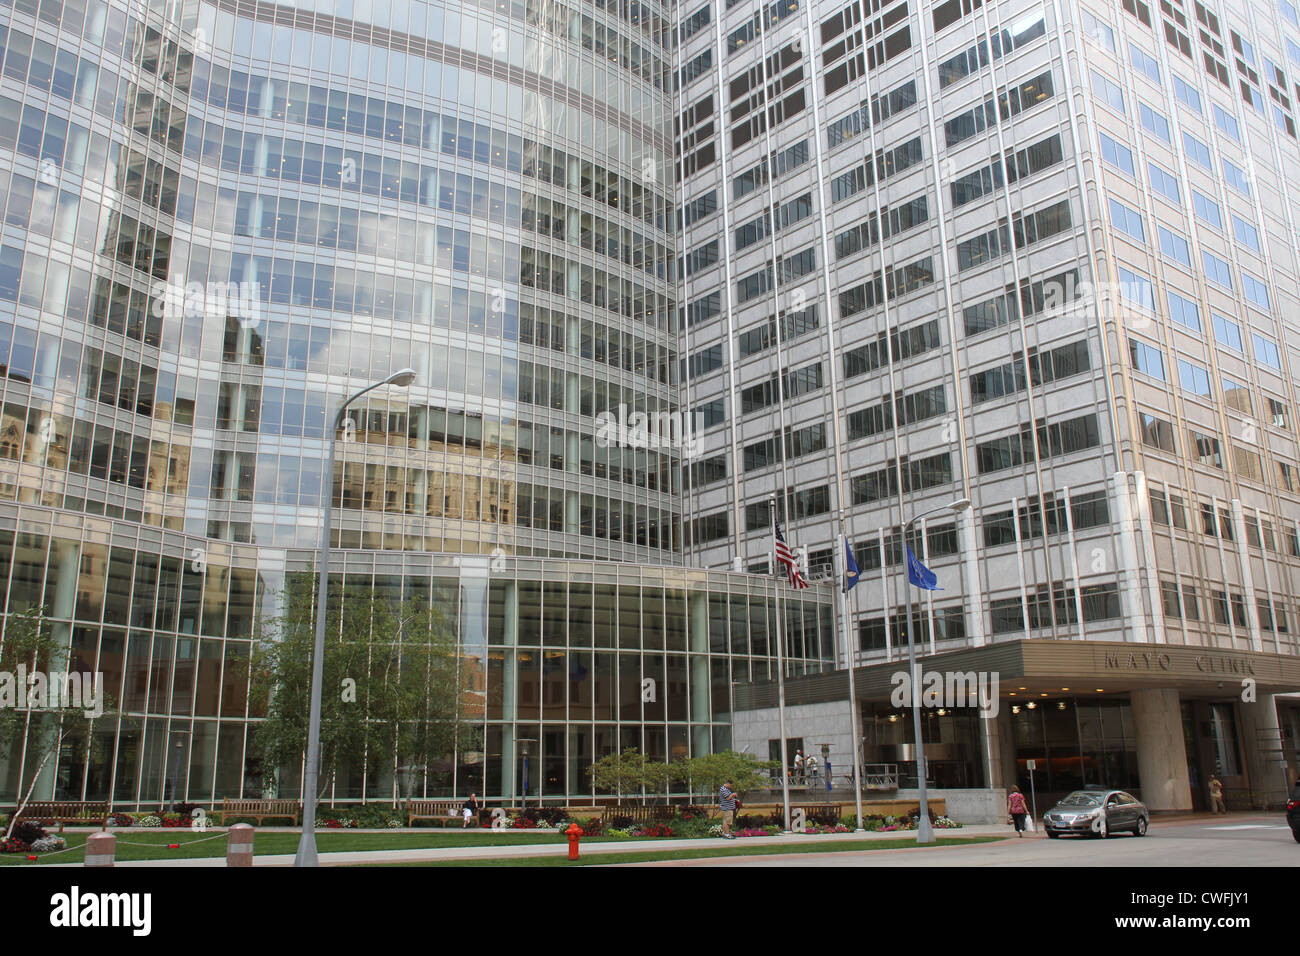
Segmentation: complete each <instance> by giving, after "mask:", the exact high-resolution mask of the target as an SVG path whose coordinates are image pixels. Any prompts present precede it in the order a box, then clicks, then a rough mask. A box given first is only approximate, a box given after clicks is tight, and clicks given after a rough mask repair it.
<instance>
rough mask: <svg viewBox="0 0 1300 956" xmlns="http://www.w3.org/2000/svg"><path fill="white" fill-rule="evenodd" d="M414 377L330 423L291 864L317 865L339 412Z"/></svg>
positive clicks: (409, 374) (411, 375)
mask: <svg viewBox="0 0 1300 956" xmlns="http://www.w3.org/2000/svg"><path fill="white" fill-rule="evenodd" d="M414 381H415V369H411V368H404V369H402V370H401V371H400V372H394V373H393V374H392V375H390V376H388V378H386V379H384V380H383V381H382V382H375V383H374V384H373V385H367V386H366V387H365V388H363V389H362V390H361V391H359V392H357V393H355V394H353V395H350V396H348V397H347V398H345V399H344V400H343V404H342V405H340V406H339V410H338V412H337V413H335V415H334V424H333V427H332V428H330V443H329V453H328V455H327V456H326V458H325V460H326V462H327V463H328V464H327V469H326V472H325V475H324V478H323V481H324V482H325V483H326V487H325V489H324V491H325V495H324V497H325V518H324V521H323V522H322V531H321V545H320V568H319V569H318V577H319V584H318V585H317V591H316V647H315V649H314V651H313V652H312V661H311V718H310V723H309V724H308V729H307V766H306V767H305V768H304V769H303V788H302V789H303V793H302V837H301V838H300V839H299V840H298V853H297V854H296V855H295V856H294V858H293V865H294V866H319V861H318V859H317V857H316V789H317V786H318V778H319V775H320V701H321V685H322V683H323V682H324V680H325V602H326V600H327V598H328V596H329V572H330V512H331V511H332V510H333V507H334V500H333V499H334V491H333V488H334V477H333V469H334V445H335V442H336V441H337V439H338V432H339V429H340V428H342V427H343V414H344V413H345V412H346V411H347V409H348V406H349V405H351V404H352V403H353V402H355V401H356V400H357V399H358V398H360V397H361V396H362V395H365V394H366V393H367V392H373V391H374V390H375V389H377V388H381V387H382V386H384V385H396V386H398V387H399V388H405V387H407V386H408V385H410V384H411V383H412V382H414Z"/></svg>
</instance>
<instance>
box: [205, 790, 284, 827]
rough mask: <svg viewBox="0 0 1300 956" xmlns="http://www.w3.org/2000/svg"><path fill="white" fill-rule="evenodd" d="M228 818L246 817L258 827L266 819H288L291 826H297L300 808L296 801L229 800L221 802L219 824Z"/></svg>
mask: <svg viewBox="0 0 1300 956" xmlns="http://www.w3.org/2000/svg"><path fill="white" fill-rule="evenodd" d="M230 817H248V818H250V819H253V820H256V821H257V825H258V826H259V827H260V826H261V825H262V821H263V820H265V819H266V818H267V817H288V818H289V819H291V820H293V825H294V826H298V825H299V823H300V822H301V820H302V806H301V805H300V804H299V803H298V801H297V800H231V799H230V798H229V797H227V798H225V799H223V800H222V801H221V822H222V823H223V824H225V823H226V822H227V820H228V819H229V818H230Z"/></svg>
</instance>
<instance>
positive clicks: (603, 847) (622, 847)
mask: <svg viewBox="0 0 1300 956" xmlns="http://www.w3.org/2000/svg"><path fill="white" fill-rule="evenodd" d="M317 832H318V833H321V832H329V831H317ZM388 832H400V831H388ZM424 832H427V831H424ZM488 832H491V831H488ZM496 832H497V833H500V831H499V830H498V831H496ZM545 832H548V833H550V834H551V835H554V834H555V831H553V830H552V831H545ZM1009 832H1010V828H1009V827H1007V826H1002V825H999V824H977V825H969V826H964V827H961V828H960V829H955V830H936V831H935V835H936V836H938V837H940V838H945V837H970V836H1001V837H1005V836H1007V835H1008V834H1009ZM862 840H870V841H873V842H881V843H914V842H915V840H916V831H915V830H894V831H891V832H889V833H879V832H870V831H868V832H864V833H819V834H806V833H791V834H782V835H780V836H774V837H743V838H737V839H736V840H723V839H719V838H715V837H710V838H705V839H698V840H695V839H691V840H636V841H618V842H614V843H588V844H585V845H583V846H582V849H581V853H582V855H583V856H584V857H587V856H599V855H602V854H608V853H650V852H655V851H660V850H692V849H699V848H703V849H711V850H716V849H721V848H723V847H737V846H743V847H756V846H770V845H773V844H791V843H798V844H801V845H816V846H825V847H828V848H829V847H830V846H832V845H833V844H835V843H844V842H849V843H852V842H856V841H862ZM253 852H254V857H253V865H254V866H292V865H293V854H291V853H283V854H274V855H270V856H257V855H256V853H257V845H256V842H254V846H253ZM568 853H569V844H568V843H567V842H564V843H546V844H543V845H541V846H529V845H528V844H515V845H511V846H483V847H460V846H458V847H427V848H416V849H410V850H359V851H355V852H352V851H349V852H336V853H321V854H320V864H321V866H356V865H360V864H380V865H382V864H393V863H426V862H434V861H443V860H484V859H508V858H511V857H538V856H567V855H568ZM47 865H48V866H68V867H80V866H81V864H80V863H51V864H47ZM115 865H116V866H117V867H150V866H159V867H224V866H225V865H226V859H225V857H224V856H220V857H203V858H198V859H176V860H119V861H118V862H117V863H116V864H115Z"/></svg>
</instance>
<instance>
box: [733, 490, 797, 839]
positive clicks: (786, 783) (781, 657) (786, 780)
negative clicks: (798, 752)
mask: <svg viewBox="0 0 1300 956" xmlns="http://www.w3.org/2000/svg"><path fill="white" fill-rule="evenodd" d="M767 512H768V516H769V518H770V522H769V523H770V524H771V526H772V570H773V572H775V571H776V563H777V561H776V495H775V494H771V495H768V498H767ZM772 589H773V593H774V595H775V598H776V707H777V715H778V717H779V718H780V723H781V809H782V811H783V812H784V814H785V816H784V817H783V820H784V825H783V827H782V831H783V832H785V833H789V832H790V777H789V774H787V773H786V766H785V761H786V746H785V741H786V735H785V622H784V621H783V620H782V615H781V579H780V576H779V575H776V574H773V576H772ZM731 719H732V720H733V721H734V720H735V719H736V715H735V714H732V715H731Z"/></svg>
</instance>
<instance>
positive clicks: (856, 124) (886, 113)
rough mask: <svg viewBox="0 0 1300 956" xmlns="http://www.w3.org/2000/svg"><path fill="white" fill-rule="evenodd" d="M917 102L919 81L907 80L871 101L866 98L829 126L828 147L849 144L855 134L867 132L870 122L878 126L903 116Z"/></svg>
mask: <svg viewBox="0 0 1300 956" xmlns="http://www.w3.org/2000/svg"><path fill="white" fill-rule="evenodd" d="M916 104H917V95H916V80H908V81H907V82H906V83H902V84H900V85H899V86H896V87H895V88H894V89H892V90H889V91H888V92H886V93H877V94H875V95H874V96H872V97H871V99H870V100H866V101H863V103H862V105H861V106H860V107H858V108H857V109H856V110H854V111H853V112H852V113H849V114H848V115H847V116H842V117H840V118H839V119H837V120H835V121H834V122H833V123H831V124H830V125H829V126H827V127H826V145H827V148H828V149H834V148H835V147H837V146H839V145H841V144H842V143H847V142H848V141H849V140H851V139H853V138H854V137H855V136H859V135H861V134H862V133H865V132H866V131H867V130H868V129H869V128H870V126H871V124H873V123H874V124H875V125H876V126H879V125H880V124H881V123H883V122H885V121H886V120H889V119H891V118H893V117H895V116H900V115H902V114H903V113H905V112H906V111H907V110H909V109H911V108H912V107H913V106H915V105H916Z"/></svg>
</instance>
